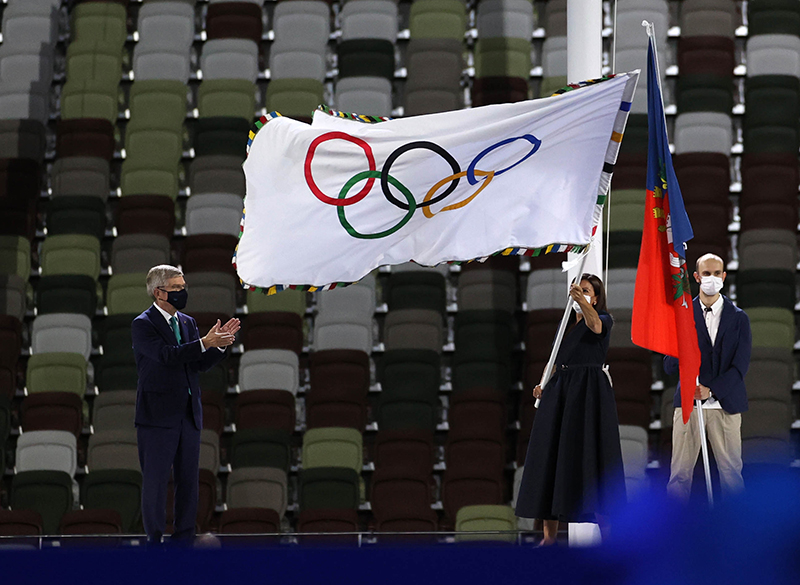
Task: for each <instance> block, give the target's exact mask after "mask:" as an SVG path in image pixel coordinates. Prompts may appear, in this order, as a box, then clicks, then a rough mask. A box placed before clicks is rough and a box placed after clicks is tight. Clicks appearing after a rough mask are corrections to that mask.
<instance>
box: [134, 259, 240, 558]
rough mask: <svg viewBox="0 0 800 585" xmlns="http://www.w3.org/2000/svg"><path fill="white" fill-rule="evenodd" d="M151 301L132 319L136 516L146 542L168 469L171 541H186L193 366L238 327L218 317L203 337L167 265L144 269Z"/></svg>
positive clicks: (193, 469) (161, 520)
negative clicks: (138, 476) (138, 470)
mask: <svg viewBox="0 0 800 585" xmlns="http://www.w3.org/2000/svg"><path fill="white" fill-rule="evenodd" d="M147 292H148V293H149V294H150V297H151V298H152V299H153V301H154V302H153V305H152V306H151V307H150V308H149V309H147V310H146V311H145V312H144V313H142V314H141V315H139V316H138V317H136V319H134V320H133V323H132V324H131V334H132V338H133V350H134V354H135V356H136V366H137V368H138V370H139V384H138V389H137V393H136V418H135V423H136V431H137V439H138V445H139V462H140V464H141V467H142V519H143V521H144V529H145V532H147V541H148V543H149V544H160V543H161V539H162V536H163V534H164V529H165V524H166V507H167V486H168V483H169V478H170V472H172V473H173V479H174V485H175V516H174V525H175V531H174V534H173V535H172V539H171V540H172V542H174V543H176V544H179V543H184V544H190V543H191V542H192V540H193V539H194V536H195V518H196V516H197V498H198V475H199V469H198V468H199V460H200V431H201V429H202V428H203V410H202V405H201V402H200V386H199V384H198V374H199V372H204V371H206V370H208V369H210V368H211V367H213V366H214V365H215V364H216V363H218V362H219V361H220V360H221V359H222V358H223V357H224V356H225V347H227V346H229V345H231V344H232V343H233V341H234V339H235V337H234V336H235V334H236V332H237V331H238V330H239V320H238V319H231V320H230V321H228V322H227V323H226V324H225V325H221V324H220V322H219V321H217V323H216V324H215V325H214V327H212V328H211V330H210V331H209V332H208V333H207V334H206V336H205V337H200V332H199V331H198V329H197V323H195V320H194V319H192V318H191V317H190V316H189V315H186V314H184V313H181V312H180V309H183V308H184V307H185V306H186V299H187V297H188V291H187V290H186V283H185V282H184V279H183V274H182V273H181V271H180V270H178V269H177V268H175V267H174V266H168V265H161V266H155V267H153V268H151V269H150V271H149V272H148V273H147Z"/></svg>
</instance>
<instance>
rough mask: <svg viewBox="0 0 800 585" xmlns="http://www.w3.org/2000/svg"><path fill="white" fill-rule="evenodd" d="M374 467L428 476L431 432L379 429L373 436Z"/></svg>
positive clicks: (431, 454)
mask: <svg viewBox="0 0 800 585" xmlns="http://www.w3.org/2000/svg"><path fill="white" fill-rule="evenodd" d="M374 463H375V468H376V469H379V468H380V469H383V468H387V469H388V468H400V469H404V470H406V471H408V473H410V474H411V475H414V476H416V475H420V476H424V477H428V478H430V476H431V473H432V471H433V463H434V454H433V432H432V431H431V430H430V429H429V430H416V429H404V430H396V431H392V430H380V431H378V434H377V435H376V437H375V445H374Z"/></svg>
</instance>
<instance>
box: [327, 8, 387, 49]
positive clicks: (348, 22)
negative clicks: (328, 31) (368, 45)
mask: <svg viewBox="0 0 800 585" xmlns="http://www.w3.org/2000/svg"><path fill="white" fill-rule="evenodd" d="M339 18H340V20H341V29H342V40H343V41H346V40H349V39H383V40H386V41H390V42H391V43H394V42H395V41H396V40H397V2H394V0H358V2H346V3H345V4H344V6H343V7H342V10H341V12H340V13H339Z"/></svg>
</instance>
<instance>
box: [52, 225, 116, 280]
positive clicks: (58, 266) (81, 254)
mask: <svg viewBox="0 0 800 585" xmlns="http://www.w3.org/2000/svg"><path fill="white" fill-rule="evenodd" d="M100 263H101V262H100V242H99V241H98V240H97V238H94V237H92V236H86V235H78V234H70V235H61V236H49V237H47V238H45V240H44V242H43V243H42V251H41V254H40V264H41V267H42V274H43V275H44V276H51V275H59V274H79V275H86V276H90V277H92V278H93V279H95V280H97V278H98V277H99V276H100Z"/></svg>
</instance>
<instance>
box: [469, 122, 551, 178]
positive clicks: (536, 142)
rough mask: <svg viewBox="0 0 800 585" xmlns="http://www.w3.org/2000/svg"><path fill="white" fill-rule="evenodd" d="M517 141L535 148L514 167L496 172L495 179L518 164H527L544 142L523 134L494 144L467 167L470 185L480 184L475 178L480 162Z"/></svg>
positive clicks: (516, 163)
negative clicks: (488, 155) (524, 142)
mask: <svg viewBox="0 0 800 585" xmlns="http://www.w3.org/2000/svg"><path fill="white" fill-rule="evenodd" d="M516 140H527V141H528V142H530V143H531V144H532V145H533V148H531V150H530V152H528V154H526V155H525V156H524V157H522V158H521V159H519V160H518V161H517V162H515V163H514V164H513V165H509V166H507V167H506V168H504V169H500V170H499V171H495V172H494V176H495V177H498V176H500V175H502V174H503V173H505V172H506V171H510V170H511V169H513V168H514V167H515V166H517V165H518V164H521V163H523V162H525V161H526V160H528V159H529V158H530V157H532V156H533V155H534V154H536V151H537V150H539V147H540V146H541V145H542V141H541V140H539V139H538V138H536V137H535V136H533V135H531V134H523V135H522V136H516V137H514V138H506V139H505V140H501V141H500V142H498V143H497V144H493V145H492V146H490V147H489V148H487V149H485V150H484V151H483V152H481V153H480V154H479V155H478V156H476V157H475V158H473V159H472V162H471V163H469V167H467V181H468V182H469V184H470V185H474V184H475V183H477V182H478V180H477V179H476V178H475V165H477V164H478V161H479V160H481V159H482V158H483V157H484V156H486V155H487V154H489V153H490V152H492V151H493V150H494V149H496V148H500V147H501V146H505V145H506V144H511V143H512V142H514V141H516Z"/></svg>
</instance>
